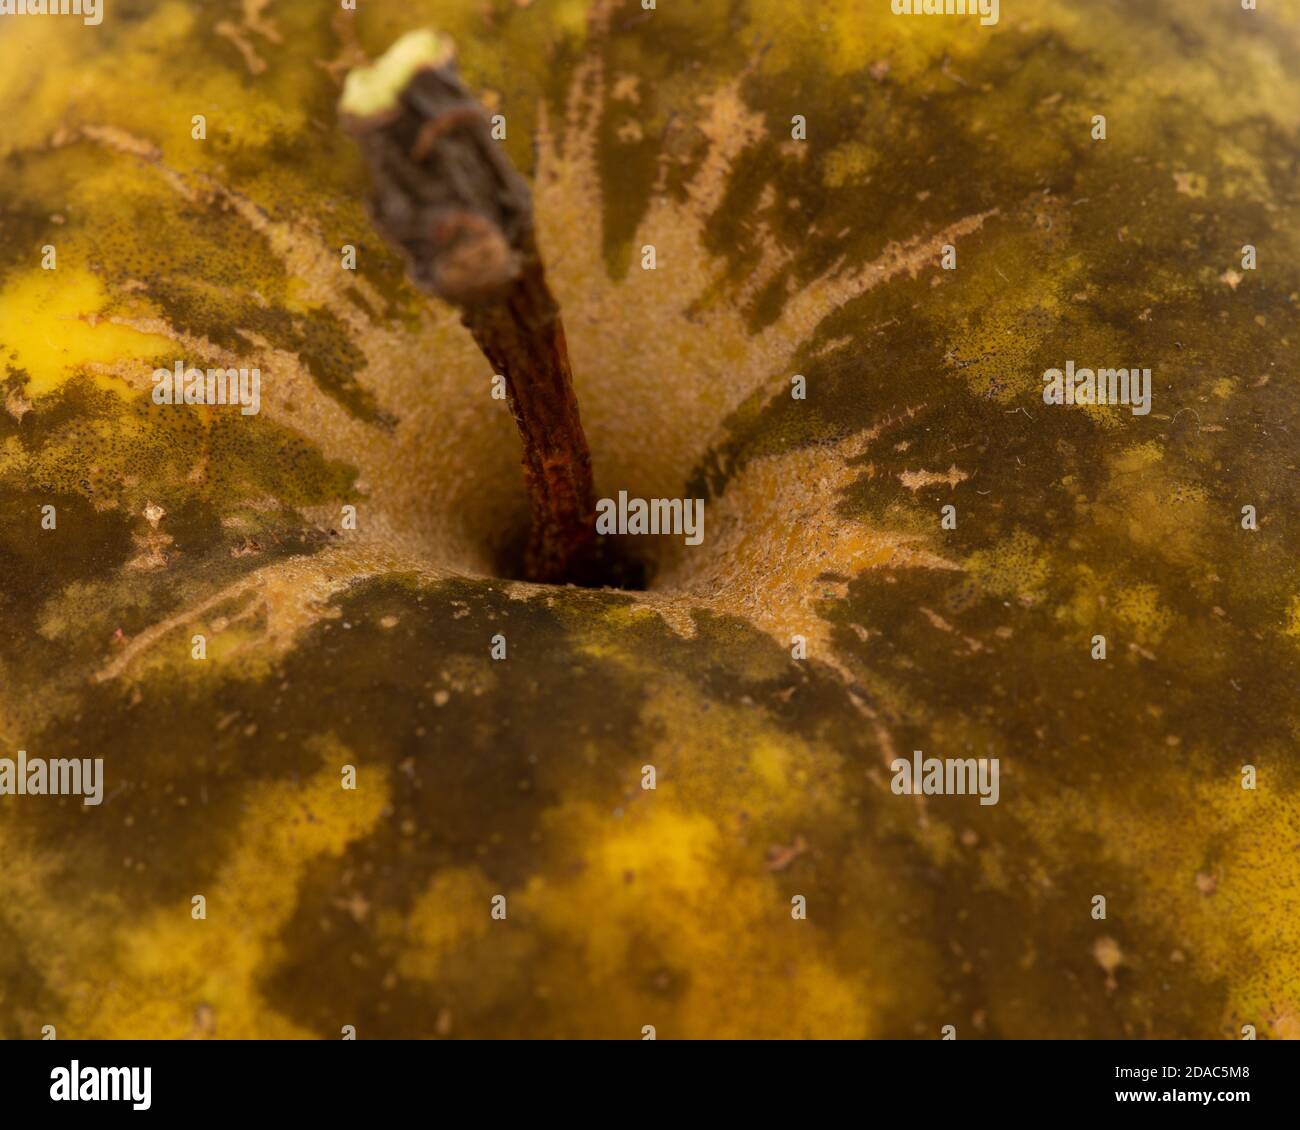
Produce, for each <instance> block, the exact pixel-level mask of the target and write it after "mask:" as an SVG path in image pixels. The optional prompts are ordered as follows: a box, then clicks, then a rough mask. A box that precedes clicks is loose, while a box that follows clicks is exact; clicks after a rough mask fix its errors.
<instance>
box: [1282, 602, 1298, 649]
mask: <svg viewBox="0 0 1300 1130" xmlns="http://www.w3.org/2000/svg"><path fill="white" fill-rule="evenodd" d="M1282 634H1283V635H1287V636H1290V637H1291V638H1292V639H1293V640H1295V641H1296V642H1297V643H1300V596H1293V597H1292V598H1291V603H1290V604H1289V605H1288V606H1287V610H1286V619H1285V621H1284V626H1283V628H1282Z"/></svg>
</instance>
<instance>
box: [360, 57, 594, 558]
mask: <svg viewBox="0 0 1300 1130" xmlns="http://www.w3.org/2000/svg"><path fill="white" fill-rule="evenodd" d="M425 34H427V33H425ZM399 49H401V51H404V52H405V55H406V66H405V69H401V68H399V69H398V70H397V71H396V72H395V73H394V72H393V63H392V61H391V60H390V58H389V56H394V55H395V54H397V53H400V52H399ZM420 49H422V50H424V52H425V54H424V56H423V57H419V56H418V55H417V58H416V59H415V62H414V63H413V64H412V63H411V61H410V56H411V43H410V40H409V37H408V40H407V41H399V43H398V44H397V45H396V46H395V47H394V48H393V49H392V51H390V53H389V56H386V57H385V59H381V60H380V61H379V62H378V63H376V64H374V66H373V67H370V68H366V69H365V71H363V72H360V73H358V72H353V75H357V76H358V78H357V82H356V83H355V84H354V82H353V77H352V76H351V75H350V76H349V87H348V88H346V89H345V92H344V97H343V101H342V103H341V107H340V108H341V111H342V117H343V121H344V124H345V125H346V127H347V128H348V130H349V131H350V132H351V133H352V134H353V135H354V136H355V137H356V139H357V141H358V144H359V145H360V147H361V151H362V153H363V155H364V156H365V158H366V163H367V165H368V166H369V169H370V174H371V180H372V192H371V197H370V207H371V212H372V215H373V217H374V220H375V223H376V226H377V227H378V228H379V230H380V232H381V233H382V234H383V235H384V236H385V238H386V239H387V240H388V241H389V242H390V243H392V244H394V245H395V246H396V247H398V248H400V249H401V250H402V251H403V252H404V254H405V256H406V259H407V263H408V269H409V272H410V274H411V277H412V279H413V281H414V282H415V283H416V285H418V286H419V287H421V289H423V290H425V291H427V292H429V293H431V294H434V295H436V296H437V297H439V298H442V299H443V300H445V301H447V302H450V303H452V304H453V305H455V306H456V307H457V308H458V309H459V310H460V311H461V320H462V321H463V323H464V324H465V326H466V327H467V328H468V329H469V331H470V333H471V334H473V336H474V340H475V341H476V342H477V343H478V346H479V348H480V349H481V350H482V351H483V353H484V355H485V356H486V357H487V359H488V361H489V362H490V363H491V365H492V367H493V370H494V371H495V372H497V373H499V374H501V375H502V376H503V377H504V378H505V385H506V395H507V398H508V401H509V404H510V410H511V412H512V413H513V415H514V418H515V423H516V424H517V425H518V427H519V434H520V437H521V438H522V440H523V468H524V483H525V486H526V488H527V490H528V497H529V503H530V508H531V514H532V529H531V532H530V536H529V543H528V549H527V553H526V557H525V563H524V569H525V573H526V575H527V577H528V578H529V579H530V580H535V581H544V582H551V583H555V582H563V581H578V582H584V581H589V580H590V578H591V577H592V575H593V572H594V570H595V569H596V567H597V563H596V556H597V541H596V532H595V514H596V502H595V487H594V484H593V480H592V472H591V453H590V450H589V449H588V447H587V438H586V436H585V434H584V433H583V430H582V421H581V418H580V416H579V413H578V400H577V397H576V396H575V395H574V391H573V373H572V370H571V368H570V366H569V352H568V347H567V345H566V344H565V337H564V326H563V323H562V322H561V320H560V310H559V305H558V303H557V302H556V301H555V298H554V296H553V295H552V293H551V290H550V287H549V286H547V283H546V274H545V270H544V268H543V265H542V261H541V256H540V254H539V252H538V250H537V243H536V238H535V235H534V230H533V215H532V196H531V193H530V192H529V190H528V186H527V184H526V183H525V182H524V180H523V178H522V177H521V176H520V175H519V173H518V172H517V171H516V170H515V168H514V166H513V165H512V164H511V163H510V161H509V159H508V158H507V157H506V156H505V155H504V153H503V152H502V151H501V148H500V146H499V144H498V143H497V141H496V140H494V139H493V137H492V136H491V132H490V128H489V124H488V118H487V115H486V113H485V112H484V110H483V109H482V108H481V107H480V106H479V104H478V103H477V102H476V101H475V100H474V99H473V97H472V96H471V95H470V94H469V92H468V91H467V90H466V89H465V87H464V86H463V85H462V83H461V81H460V79H459V77H458V75H457V73H456V65H455V57H454V54H453V53H452V52H451V50H450V45H449V43H448V42H447V41H446V40H445V39H441V38H437V39H435V38H433V37H430V38H428V39H426V40H423V41H422V42H421V43H420V44H418V45H417V51H418V50H420ZM386 60H388V61H387V62H386ZM386 67H387V69H388V73H387V74H386V73H385V68H386ZM390 76H391V77H390ZM384 82H388V83H389V86H390V87H391V89H387V90H382V89H381V92H380V95H379V96H378V97H376V93H375V92H376V87H377V84H378V85H380V86H382V84H383V83H384ZM354 86H355V87H356V88H357V89H358V90H361V91H363V94H364V99H363V98H361V97H352V95H353V87H354ZM350 98H351V99H352V105H350ZM363 103H364V109H363V110H360V111H358V109H357V108H356V107H357V106H360V105H362V104H363Z"/></svg>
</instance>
